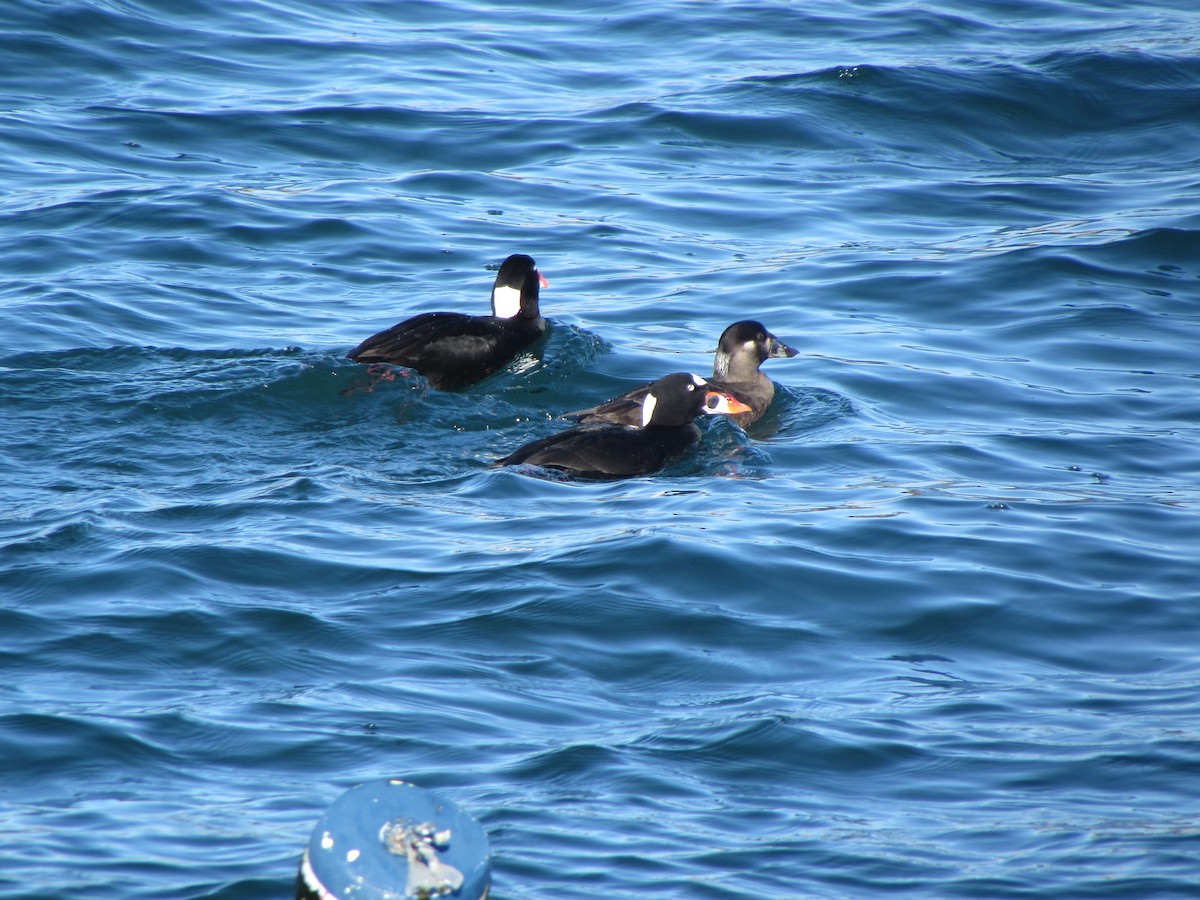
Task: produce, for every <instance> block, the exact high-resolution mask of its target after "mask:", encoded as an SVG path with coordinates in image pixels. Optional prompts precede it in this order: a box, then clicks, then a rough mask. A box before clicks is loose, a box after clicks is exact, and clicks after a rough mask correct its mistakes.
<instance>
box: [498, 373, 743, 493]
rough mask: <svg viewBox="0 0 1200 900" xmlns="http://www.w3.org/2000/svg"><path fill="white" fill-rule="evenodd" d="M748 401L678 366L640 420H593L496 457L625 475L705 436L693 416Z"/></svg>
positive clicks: (653, 391) (652, 467) (582, 473)
mask: <svg viewBox="0 0 1200 900" xmlns="http://www.w3.org/2000/svg"><path fill="white" fill-rule="evenodd" d="M748 409H749V407H748V406H746V405H745V404H744V403H742V402H741V401H739V400H738V399H737V398H735V397H732V396H729V395H728V394H725V393H721V392H719V391H716V390H713V389H712V388H711V386H710V383H709V382H707V381H705V380H704V379H703V378H701V377H700V376H699V375H691V374H689V373H687V372H676V373H675V374H673V375H668V376H666V377H665V378H660V379H659V380H658V381H656V382H654V383H653V384H652V385H650V388H649V390H647V391H646V394H645V396H644V397H643V399H642V403H641V418H640V419H639V421H638V424H637V425H619V424H615V423H612V422H593V423H590V424H585V425H576V426H575V427H573V428H568V429H567V430H566V431H561V432H559V433H558V434H553V435H550V436H549V437H544V438H542V439H541V440H538V441H533V442H532V443H530V444H526V445H525V446H524V447H521V448H520V449H519V450H516V451H515V452H513V453H510V454H509V455H508V456H506V457H504V459H501V460H499V461H498V462H496V463H495V465H497V466H511V465H519V464H522V463H525V464H528V465H534V466H542V467H544V468H547V469H558V470H560V471H563V472H566V473H567V474H568V475H575V476H578V477H582V478H626V477H628V476H630V475H645V474H647V473H649V472H654V471H657V470H658V469H661V468H662V467H663V465H665V464H666V462H667V461H668V460H670V459H671V458H672V457H675V456H678V455H679V454H681V453H683V452H684V451H685V450H688V449H689V448H690V447H692V445H694V444H695V443H696V442H697V441H699V440H700V429H699V428H697V427H696V423H695V422H693V421H692V420H693V419H694V418H695V417H696V416H698V415H700V414H701V413H704V414H706V415H730V414H736V413H739V412H745V411H746V410H748Z"/></svg>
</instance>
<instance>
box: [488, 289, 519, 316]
mask: <svg viewBox="0 0 1200 900" xmlns="http://www.w3.org/2000/svg"><path fill="white" fill-rule="evenodd" d="M492 309H494V310H495V311H496V312H495V315H496V317H497V318H500V319H511V318H512V317H513V316H515V315H516V314H517V313H519V312H520V311H521V290H520V288H515V287H505V286H501V285H497V286H496V287H495V288H494V289H493V290H492Z"/></svg>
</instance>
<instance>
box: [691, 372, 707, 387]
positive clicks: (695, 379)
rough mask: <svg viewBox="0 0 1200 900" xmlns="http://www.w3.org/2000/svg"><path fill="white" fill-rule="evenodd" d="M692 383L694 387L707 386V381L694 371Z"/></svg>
mask: <svg viewBox="0 0 1200 900" xmlns="http://www.w3.org/2000/svg"><path fill="white" fill-rule="evenodd" d="M692 384H694V385H696V387H708V382H707V381H705V380H704V379H703V378H701V377H700V376H699V375H697V374H696V373H694V372H693V373H692Z"/></svg>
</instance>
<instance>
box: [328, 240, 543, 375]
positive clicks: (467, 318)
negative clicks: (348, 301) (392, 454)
mask: <svg viewBox="0 0 1200 900" xmlns="http://www.w3.org/2000/svg"><path fill="white" fill-rule="evenodd" d="M548 286H549V282H548V281H547V280H546V278H545V276H544V275H542V273H541V272H539V271H538V267H537V264H536V263H535V262H534V261H533V259H532V257H529V256H526V255H525V254H523V253H515V254H513V255H512V256H510V257H508V259H506V260H504V262H503V263H501V265H500V270H499V271H498V272H497V273H496V282H495V284H493V285H492V314H491V315H490V316H472V315H468V314H466V313H459V312H430V313H421V314H420V315H417V316H413V317H412V318H411V319H406V320H405V321H403V322H401V323H400V324H398V325H393V326H392V327H391V328H389V329H387V330H386V331H381V332H379V333H378V334H376V335H372V336H371V337H369V338H367V339H366V340H365V341H363V342H362V343H361V344H359V345H358V346H357V347H355V348H354V349H353V350H351V351H350V352H349V353H348V354H346V355H347V357H349V358H350V359H352V360H354V361H355V362H359V363H386V364H389V365H395V366H404V367H406V368H409V369H414V370H416V371H417V372H419V373H420V374H422V375H424V376H425V377H426V378H427V379H428V380H429V384H430V386H431V387H434V388H437V389H438V390H454V389H456V388H464V387H468V386H469V385H472V384H475V383H476V382H478V381H482V380H483V379H484V378H486V377H487V376H488V375H491V374H493V373H495V372H498V371H500V369H502V368H504V366H505V365H506V364H507V363H508V362H509V361H510V360H512V359H513V357H515V356H516V355H517V354H518V353H519V352H520V351H522V350H524V349H525V348H526V347H528V346H529V345H530V344H532V343H534V341H536V340H537V339H538V338H540V337H541V336H542V335H543V334H545V332H546V320H545V319H543V318H542V315H541V312H540V310H539V309H538V292H539V288H543V287H548Z"/></svg>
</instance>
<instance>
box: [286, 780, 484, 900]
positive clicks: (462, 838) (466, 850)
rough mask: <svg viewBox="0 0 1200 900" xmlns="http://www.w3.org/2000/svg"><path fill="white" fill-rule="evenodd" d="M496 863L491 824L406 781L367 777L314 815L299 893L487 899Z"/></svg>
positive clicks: (315, 897) (373, 898)
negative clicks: (486, 827)
mask: <svg viewBox="0 0 1200 900" xmlns="http://www.w3.org/2000/svg"><path fill="white" fill-rule="evenodd" d="M491 869H492V867H491V856H490V852H489V849H488V839H487V832H485V831H484V830H483V826H482V825H480V824H479V823H478V822H476V821H475V820H474V819H472V818H471V817H470V816H469V815H467V813H465V812H464V811H463V810H462V809H461V808H459V807H458V806H456V805H455V804H454V803H452V802H451V801H449V800H446V799H443V798H442V797H439V796H438V795H437V794H435V793H433V792H432V791H427V790H424V789H423V788H419V787H417V786H416V785H413V784H409V783H408V782H407V781H400V780H398V779H392V780H383V781H369V782H367V783H366V784H360V785H359V786H358V787H356V788H351V789H350V790H348V791H346V793H344V794H342V796H340V797H338V798H337V799H336V800H335V801H333V804H332V805H331V806H330V807H329V809H327V810H326V811H325V814H324V815H323V816H322V817H321V819H320V821H318V822H317V826H316V828H314V829H313V833H312V838H311V839H310V840H309V842H308V847H307V849H306V850H305V851H304V858H303V859H302V860H301V861H300V875H299V877H297V879H296V900H402V898H415V900H431V898H434V897H455V898H462V900H484V898H486V897H487V895H488V890H489V889H490V888H491V878H492V872H491Z"/></svg>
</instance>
